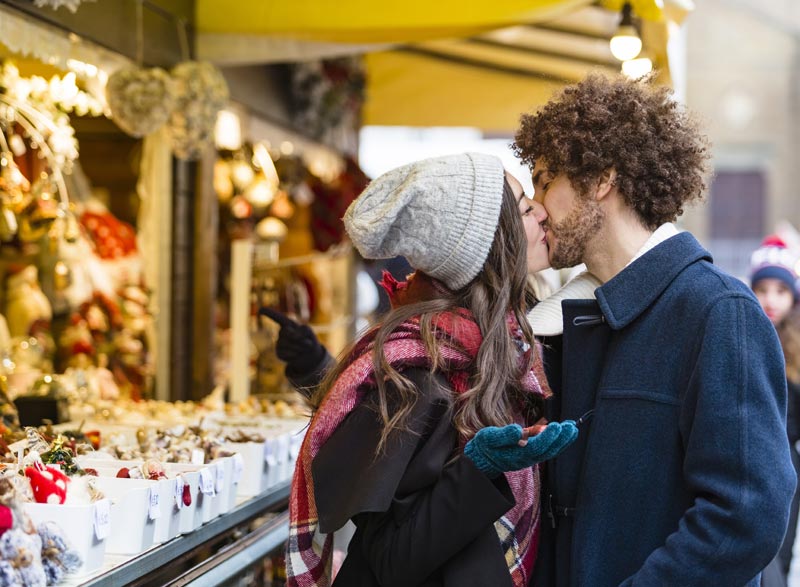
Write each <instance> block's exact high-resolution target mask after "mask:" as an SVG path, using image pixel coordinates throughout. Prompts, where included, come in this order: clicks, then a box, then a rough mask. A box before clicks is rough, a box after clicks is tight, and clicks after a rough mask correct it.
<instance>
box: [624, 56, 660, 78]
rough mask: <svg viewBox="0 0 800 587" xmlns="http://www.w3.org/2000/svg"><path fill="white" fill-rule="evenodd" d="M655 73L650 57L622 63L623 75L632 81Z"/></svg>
mask: <svg viewBox="0 0 800 587" xmlns="http://www.w3.org/2000/svg"><path fill="white" fill-rule="evenodd" d="M651 71H653V62H652V61H651V60H650V59H649V58H648V57H639V58H638V59H629V60H628V61H623V62H622V73H624V74H625V75H626V76H628V77H629V78H631V79H639V78H640V77H644V76H646V75H647V74H649V73H650V72H651Z"/></svg>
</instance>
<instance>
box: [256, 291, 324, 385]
mask: <svg viewBox="0 0 800 587" xmlns="http://www.w3.org/2000/svg"><path fill="white" fill-rule="evenodd" d="M258 313H259V314H260V315H262V316H266V317H267V318H269V319H270V320H273V321H275V322H277V323H278V324H279V325H280V327H281V329H280V332H279V334H278V341H277V343H276V344H275V354H277V355H278V358H279V359H280V360H281V361H283V362H284V363H286V375H287V376H288V377H289V378H290V379H297V378H300V377H302V378H304V379H305V378H307V377H308V376H309V375H311V374H314V373H316V372H318V371H319V372H322V371H324V370H325V369H326V368H327V365H328V362H329V360H330V359H329V355H328V351H327V350H326V349H325V347H324V346H322V343H320V342H319V339H317V335H316V334H314V331H313V330H311V328H310V327H309V326H306V325H304V324H298V323H297V322H295V321H294V320H292V319H291V318H289V317H288V316H286V314H283V313H281V312H279V311H278V310H273V309H272V308H266V307H262V308H261V309H259V311H258ZM321 374H322V373H320V375H321ZM320 379H321V377H320Z"/></svg>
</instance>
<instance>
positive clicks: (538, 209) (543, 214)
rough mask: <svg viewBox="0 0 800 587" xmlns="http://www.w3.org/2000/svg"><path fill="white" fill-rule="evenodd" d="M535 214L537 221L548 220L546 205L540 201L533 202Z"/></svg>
mask: <svg viewBox="0 0 800 587" xmlns="http://www.w3.org/2000/svg"><path fill="white" fill-rule="evenodd" d="M533 215H534V217H535V218H536V221H537V222H539V223H542V222H544V221H545V220H547V210H545V209H544V206H542V205H541V204H540V203H539V202H534V203H533Z"/></svg>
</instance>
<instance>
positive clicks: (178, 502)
mask: <svg viewBox="0 0 800 587" xmlns="http://www.w3.org/2000/svg"><path fill="white" fill-rule="evenodd" d="M173 488H174V491H175V507H177V508H178V509H179V510H182V509H183V477H181V476H180V475H179V476H178V477H175V485H174V486H173Z"/></svg>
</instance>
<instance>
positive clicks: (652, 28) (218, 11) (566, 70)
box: [196, 0, 691, 132]
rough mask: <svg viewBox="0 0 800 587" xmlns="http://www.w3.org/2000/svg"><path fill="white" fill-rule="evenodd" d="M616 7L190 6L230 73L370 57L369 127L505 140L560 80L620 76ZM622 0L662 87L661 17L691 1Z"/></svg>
mask: <svg viewBox="0 0 800 587" xmlns="http://www.w3.org/2000/svg"><path fill="white" fill-rule="evenodd" d="M623 1H624V0H602V2H601V6H598V5H597V4H596V3H595V2H594V1H593V0H501V1H497V2H487V1H486V0H438V1H435V2H431V1H430V0H403V1H402V2H399V1H396V0H391V1H386V2H381V3H376V2H374V0H370V1H367V0H339V1H338V2H336V3H334V2H331V1H330V0H294V1H292V2H278V1H275V0H249V1H247V0H238V1H236V2H231V1H230V0H197V2H196V17H197V21H196V24H197V29H198V54H199V56H200V57H201V58H205V59H210V60H212V61H216V62H217V63H220V64H231V65H234V64H245V63H249V64H253V63H268V62H276V61H294V60H304V59H314V58H320V57H332V56H337V55H345V54H366V55H367V72H368V87H367V103H366V106H365V111H364V123H365V124H384V125H390V124H396V125H408V126H432V125H434V126H435V125H444V126H447V125H457V126H476V127H479V128H482V129H484V130H487V131H499V132H508V131H509V130H512V129H513V128H515V127H516V125H517V119H518V117H519V114H520V113H521V112H523V111H527V110H529V109H531V108H533V107H535V106H536V105H538V104H541V103H542V102H544V101H546V100H547V99H548V98H549V97H550V95H551V94H552V93H553V92H554V91H555V90H557V89H559V88H560V87H562V86H563V85H564V84H565V83H568V82H570V81H574V80H577V79H581V78H582V77H583V76H584V75H586V73H587V72H589V71H591V70H595V69H600V70H603V71H619V63H618V62H617V61H616V60H614V59H613V57H612V56H611V55H610V52H609V49H608V38H610V36H611V35H612V34H613V32H614V30H615V29H616V26H617V23H618V21H619V10H620V8H621V5H622V3H623ZM630 1H631V3H632V5H633V9H634V13H635V14H636V15H637V16H639V17H641V18H642V19H643V21H644V22H643V27H642V29H643V30H642V36H643V37H644V40H645V44H646V45H647V47H648V51H649V56H650V57H651V58H652V59H653V61H654V63H655V64H656V66H657V67H658V68H659V69H660V70H661V72H662V74H661V75H662V81H664V82H665V83H669V64H668V62H667V57H666V41H667V24H668V23H667V21H668V20H672V21H675V20H679V19H681V18H682V17H683V15H685V13H686V11H687V10H690V9H691V0H630ZM687 5H688V8H686V6H687ZM662 6H663V7H664V8H662ZM676 6H677V8H678V10H677V11H676V10H675V7H676ZM676 15H677V16H676Z"/></svg>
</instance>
